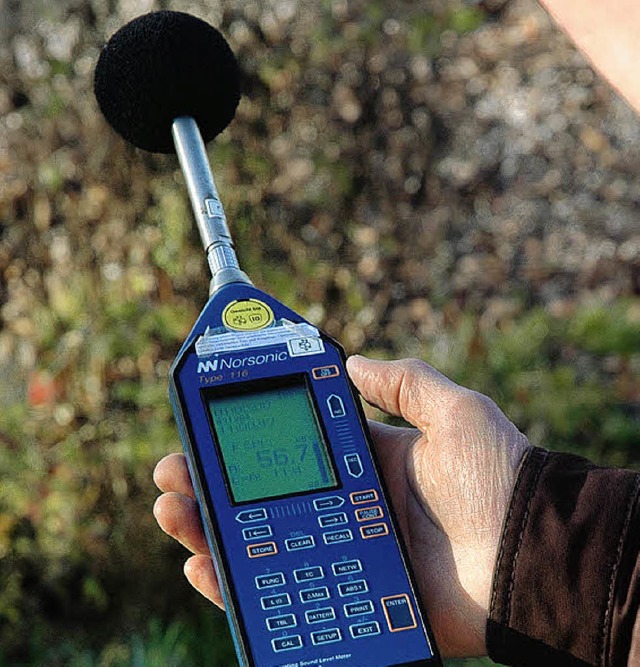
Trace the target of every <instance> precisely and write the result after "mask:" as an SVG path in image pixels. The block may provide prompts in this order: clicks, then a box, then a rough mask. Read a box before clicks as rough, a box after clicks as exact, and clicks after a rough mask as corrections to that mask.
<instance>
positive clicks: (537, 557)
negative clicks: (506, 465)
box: [487, 448, 640, 667]
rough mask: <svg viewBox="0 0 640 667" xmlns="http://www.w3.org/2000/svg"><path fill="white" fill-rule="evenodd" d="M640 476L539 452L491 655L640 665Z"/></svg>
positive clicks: (519, 499) (510, 546) (497, 606)
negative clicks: (639, 612) (639, 610)
mask: <svg viewBox="0 0 640 667" xmlns="http://www.w3.org/2000/svg"><path fill="white" fill-rule="evenodd" d="M639 490H640V474H639V473H637V472H633V471H630V470H619V469H613V468H602V467H598V466H596V465H594V464H593V463H590V462H589V461H587V460H585V459H583V458H581V457H578V456H574V455H571V454H561V453H555V452H548V451H545V450H543V449H538V448H534V449H532V450H530V451H529V452H528V454H527V455H526V458H525V460H524V462H523V464H522V466H521V468H520V472H519V474H518V478H517V481H516V485H515V488H514V491H513V496H512V499H511V504H510V507H509V511H508V515H507V518H506V520H505V525H504V529H503V534H502V542H501V545H500V549H499V552H498V558H497V561H496V568H495V572H494V581H493V594H492V599H491V608H490V611H489V619H488V623H487V646H488V649H489V655H490V656H491V658H492V659H493V660H495V661H497V662H501V663H505V664H508V665H516V666H522V667H554V666H556V665H558V666H560V665H562V667H572V666H578V665H580V666H582V665H597V666H598V667H601V666H602V667H622V666H629V667H630V666H631V665H633V666H636V667H640V620H638V619H639V618H640V617H639V615H638V608H639V606H640V502H639Z"/></svg>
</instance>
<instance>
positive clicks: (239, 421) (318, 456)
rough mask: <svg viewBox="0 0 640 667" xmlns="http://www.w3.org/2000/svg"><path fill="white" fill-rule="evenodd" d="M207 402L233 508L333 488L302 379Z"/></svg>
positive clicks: (242, 389) (250, 387) (209, 397)
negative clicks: (251, 502) (237, 505)
mask: <svg viewBox="0 0 640 667" xmlns="http://www.w3.org/2000/svg"><path fill="white" fill-rule="evenodd" d="M229 391H231V393H228V392H229ZM205 402H206V404H207V407H208V409H209V414H210V415H211V420H212V423H213V430H214V434H215V438H216V441H217V444H218V447H219V450H220V454H221V458H222V461H223V466H224V469H225V472H226V477H227V480H228V485H229V488H230V492H231V499H232V502H234V503H244V502H250V501H259V500H264V499H266V498H274V497H279V496H286V495H291V494H297V493H307V492H310V491H317V490H319V489H328V488H335V487H336V486H337V477H336V473H335V469H334V466H333V464H332V461H331V457H330V456H329V452H328V450H327V445H326V442H325V439H324V436H323V433H322V429H321V428H320V425H319V423H318V417H317V415H316V411H315V408H314V405H313V400H312V398H311V395H310V393H309V389H308V387H307V383H306V382H305V379H304V377H303V376H293V377H287V378H278V379H277V380H271V381H267V380H265V381H260V382H256V383H242V384H239V385H237V386H236V388H235V390H234V389H232V388H229V387H226V388H225V391H224V393H222V392H220V393H218V392H208V393H206V394H205Z"/></svg>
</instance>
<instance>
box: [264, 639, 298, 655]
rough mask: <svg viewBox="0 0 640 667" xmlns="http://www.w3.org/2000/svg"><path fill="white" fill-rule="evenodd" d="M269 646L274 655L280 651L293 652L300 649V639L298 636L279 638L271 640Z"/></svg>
mask: <svg viewBox="0 0 640 667" xmlns="http://www.w3.org/2000/svg"><path fill="white" fill-rule="evenodd" d="M271 646H273V650H274V651H275V652H276V653H280V651H293V650H294V649H297V648H302V637H301V636H300V635H291V637H280V638H278V639H272V640H271Z"/></svg>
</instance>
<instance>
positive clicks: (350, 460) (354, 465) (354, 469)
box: [344, 454, 364, 479]
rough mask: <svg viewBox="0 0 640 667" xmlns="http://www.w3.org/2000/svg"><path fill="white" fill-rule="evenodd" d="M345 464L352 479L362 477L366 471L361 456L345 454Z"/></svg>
mask: <svg viewBox="0 0 640 667" xmlns="http://www.w3.org/2000/svg"><path fill="white" fill-rule="evenodd" d="M344 464H345V465H346V466H347V472H348V473H349V474H350V475H351V477H355V478H356V479H357V478H358V477H362V473H363V472H364V470H363V469H362V460H361V459H360V454H345V457H344Z"/></svg>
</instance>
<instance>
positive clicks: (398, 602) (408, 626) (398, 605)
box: [382, 593, 418, 632]
mask: <svg viewBox="0 0 640 667" xmlns="http://www.w3.org/2000/svg"><path fill="white" fill-rule="evenodd" d="M382 609H383V610H384V615H385V616H386V618H387V625H388V626H389V630H391V632H400V630H412V629H413V628H416V627H418V623H417V621H416V617H415V614H414V613H413V608H412V607H411V600H409V596H408V595H407V594H406V593H403V594H402V595H390V596H389V597H385V598H382Z"/></svg>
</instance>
